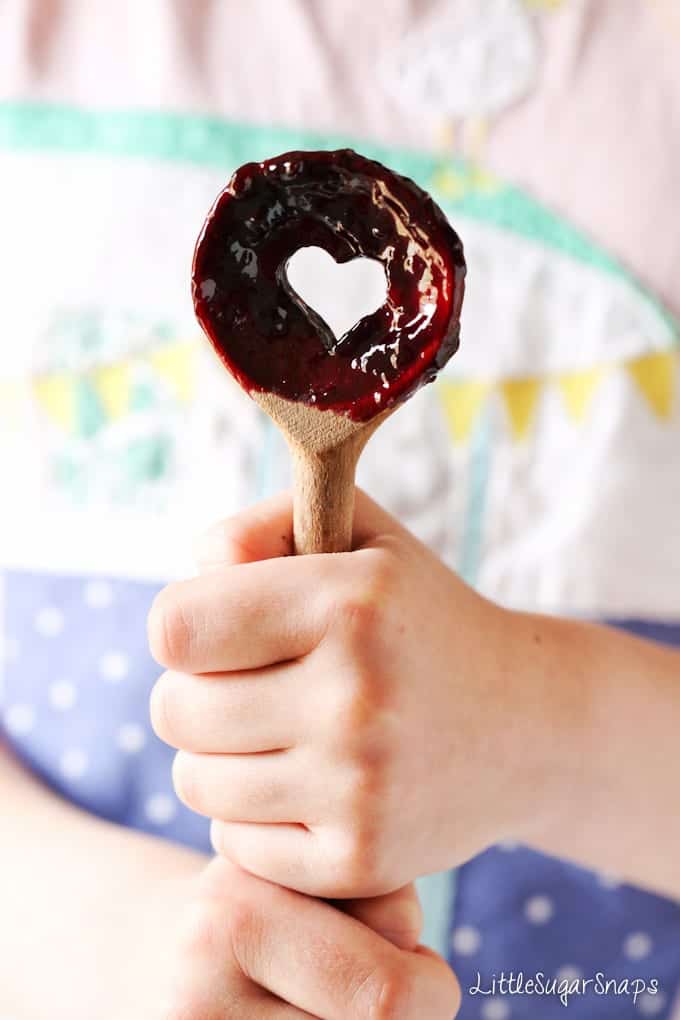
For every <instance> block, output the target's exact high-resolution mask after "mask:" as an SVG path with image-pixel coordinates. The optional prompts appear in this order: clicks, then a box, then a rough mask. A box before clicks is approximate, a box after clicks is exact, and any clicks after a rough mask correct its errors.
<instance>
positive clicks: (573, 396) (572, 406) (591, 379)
mask: <svg viewBox="0 0 680 1020" xmlns="http://www.w3.org/2000/svg"><path fill="white" fill-rule="evenodd" d="M604 375H605V369H604V367H603V366H601V365H598V366H596V367H595V368H589V369H586V370H585V371H583V372H565V374H564V375H560V376H558V378H557V380H556V382H557V386H558V388H559V390H560V393H561V395H562V399H563V401H564V405H565V407H566V409H567V414H568V415H569V417H570V418H571V419H573V421H583V419H584V418H585V416H586V414H587V413H588V408H589V407H590V405H591V402H592V399H593V397H594V396H595V391H596V390H597V387H598V386H599V385H600V383H601V382H602V380H603V378H604Z"/></svg>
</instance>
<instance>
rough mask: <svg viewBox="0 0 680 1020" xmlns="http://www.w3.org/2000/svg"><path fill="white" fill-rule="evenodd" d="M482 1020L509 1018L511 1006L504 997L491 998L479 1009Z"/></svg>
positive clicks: (504, 1019) (506, 1019)
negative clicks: (504, 1000)
mask: <svg viewBox="0 0 680 1020" xmlns="http://www.w3.org/2000/svg"><path fill="white" fill-rule="evenodd" d="M479 1015H480V1016H481V1018H482V1020H508V1017H509V1016H510V1007H509V1006H508V1004H507V1002H503V1000H502V999H489V1001H488V1002H485V1003H484V1005H483V1006H482V1008H481V1009H480V1011H479Z"/></svg>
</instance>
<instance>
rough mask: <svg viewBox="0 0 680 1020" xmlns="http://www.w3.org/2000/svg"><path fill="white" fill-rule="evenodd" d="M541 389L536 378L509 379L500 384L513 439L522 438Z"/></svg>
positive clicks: (532, 416)
mask: <svg viewBox="0 0 680 1020" xmlns="http://www.w3.org/2000/svg"><path fill="white" fill-rule="evenodd" d="M540 391H541V384H540V382H539V380H538V379H510V380H508V382H504V383H502V384H501V393H502V394H503V400H504V401H505V406H506V408H507V411H508V417H509V418H510V428H511V430H512V434H513V436H514V438H515V439H523V438H524V437H525V436H526V434H527V432H528V431H529V429H530V428H531V423H532V422H533V419H534V414H535V412H536V403H537V401H538V397H539V394H540Z"/></svg>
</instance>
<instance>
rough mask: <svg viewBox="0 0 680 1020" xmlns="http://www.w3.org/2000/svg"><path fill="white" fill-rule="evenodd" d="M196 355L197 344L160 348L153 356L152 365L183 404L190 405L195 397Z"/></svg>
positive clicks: (172, 345) (171, 345)
mask: <svg viewBox="0 0 680 1020" xmlns="http://www.w3.org/2000/svg"><path fill="white" fill-rule="evenodd" d="M196 354H197V350H196V344H195V343H184V344H168V346H167V347H159V349H158V350H157V351H154V352H153V354H152V355H151V364H152V365H153V367H154V368H155V369H156V371H157V372H158V374H159V375H160V376H161V378H162V379H164V380H165V381H166V382H167V383H168V384H169V385H170V386H171V387H172V389H173V391H174V393H175V396H176V397H177V398H178V400H180V401H182V403H188V402H189V401H190V400H191V398H192V397H193V395H194V385H195V371H196V366H195V358H196Z"/></svg>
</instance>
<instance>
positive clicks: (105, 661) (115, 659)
mask: <svg viewBox="0 0 680 1020" xmlns="http://www.w3.org/2000/svg"><path fill="white" fill-rule="evenodd" d="M129 669H130V662H129V660H128V657H127V655H126V654H125V652H106V653H105V654H104V655H102V657H101V659H100V660H99V672H100V673H101V675H102V676H103V677H104V679H105V680H109V681H111V683H117V682H118V680H122V679H123V678H124V677H126V676H127V674H128V670H129Z"/></svg>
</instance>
